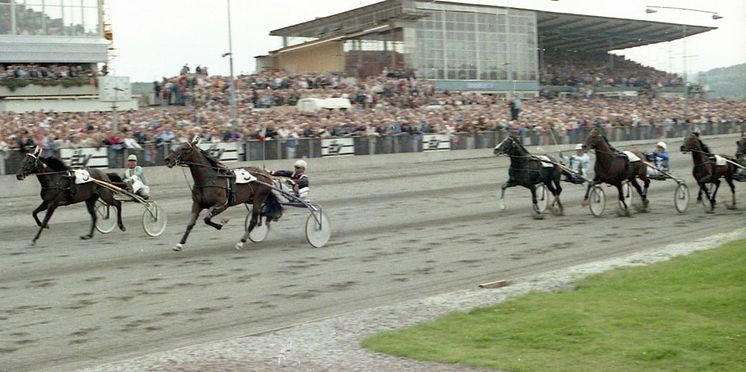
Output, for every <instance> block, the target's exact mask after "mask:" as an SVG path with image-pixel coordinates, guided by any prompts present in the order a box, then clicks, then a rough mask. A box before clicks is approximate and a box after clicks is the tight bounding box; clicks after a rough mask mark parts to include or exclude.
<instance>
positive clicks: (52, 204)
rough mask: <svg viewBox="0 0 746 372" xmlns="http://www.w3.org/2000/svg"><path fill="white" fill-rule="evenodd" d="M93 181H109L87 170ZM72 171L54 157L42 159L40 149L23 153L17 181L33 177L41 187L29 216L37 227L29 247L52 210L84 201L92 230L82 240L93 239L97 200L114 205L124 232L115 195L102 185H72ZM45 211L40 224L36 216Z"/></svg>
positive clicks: (94, 170) (90, 169)
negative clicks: (38, 198) (36, 204)
mask: <svg viewBox="0 0 746 372" xmlns="http://www.w3.org/2000/svg"><path fill="white" fill-rule="evenodd" d="M86 170H87V171H88V173H89V174H90V176H91V177H92V178H94V179H97V180H100V181H104V182H110V178H109V176H108V175H107V174H106V173H104V172H102V171H100V170H98V169H93V168H89V169H86ZM71 173H72V170H71V169H70V168H69V167H68V166H66V165H65V163H63V162H62V160H60V159H58V158H55V157H47V158H44V157H41V148H37V149H36V150H35V151H34V152H33V153H29V154H26V158H25V159H24V160H23V163H22V164H21V168H20V169H19V170H18V172H17V173H16V178H17V179H18V180H19V181H22V180H23V179H25V178H26V176H29V175H32V174H35V175H36V177H37V178H38V179H39V183H40V184H41V199H42V202H41V204H40V205H39V206H38V207H37V208H36V209H34V211H33V212H32V213H31V215H32V216H34V220H36V225H37V226H39V231H38V232H37V233H36V236H34V239H33V240H32V241H31V244H35V243H36V241H37V240H38V239H39V236H40V235H41V231H42V230H43V229H44V228H48V227H49V225H48V223H49V219H51V218H52V215H53V214H54V211H55V209H57V207H59V206H62V205H70V204H76V203H80V202H85V204H86V208H88V213H89V214H90V215H91V229H90V232H89V233H88V234H87V235H83V236H81V237H80V238H81V239H90V238H92V237H93V231H94V229H95V227H96V220H97V216H96V209H95V208H96V201H97V200H98V198H99V197H100V198H101V199H103V201H104V202H106V203H107V204H109V205H113V206H114V207H115V208H116V210H117V224H118V225H119V229H121V230H122V231H125V228H124V224H123V223H122V203H121V202H120V201H118V200H116V199H114V193H113V192H112V191H111V190H109V189H107V188H106V187H104V186H100V185H98V184H96V183H95V182H88V183H83V184H78V185H76V184H75V179H74V177H72V176H71ZM44 210H46V211H47V213H46V215H45V216H44V220H43V221H39V217H38V216H37V214H38V213H39V212H41V211H44Z"/></svg>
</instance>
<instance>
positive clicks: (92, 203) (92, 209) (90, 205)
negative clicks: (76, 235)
mask: <svg viewBox="0 0 746 372" xmlns="http://www.w3.org/2000/svg"><path fill="white" fill-rule="evenodd" d="M96 200H98V195H95V194H94V195H93V196H92V197H90V198H88V200H86V201H85V207H86V208H87V209H88V214H90V215H91V231H90V232H89V233H88V235H82V236H81V237H80V238H81V239H83V240H88V239H90V238H92V237H93V231H94V230H95V228H96V220H97V219H98V216H96Z"/></svg>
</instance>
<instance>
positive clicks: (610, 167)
mask: <svg viewBox="0 0 746 372" xmlns="http://www.w3.org/2000/svg"><path fill="white" fill-rule="evenodd" d="M585 144H586V145H588V148H589V149H591V150H595V153H596V164H594V166H593V171H594V173H595V175H596V176H595V177H594V178H593V181H591V182H590V183H589V184H588V189H587V190H586V191H585V197H584V198H583V205H586V204H587V203H588V195H589V194H590V191H591V189H593V187H594V186H595V185H597V184H599V183H607V184H609V185H612V186H616V188H617V190H618V191H619V212H620V215H623V216H627V217H629V206H628V205H627V203H626V202H625V201H624V193H623V190H622V183H623V182H624V181H629V184H630V185H632V186H633V187H634V188H635V190H637V193H638V194H640V197H641V198H642V205H643V206H642V209H641V211H644V210H646V208H647V206H648V203H649V201H648V198H647V194H648V187H649V186H650V179H648V176H647V166H646V165H645V164H643V162H642V161H635V162H631V161H629V159H628V158H627V157H626V156H623V155H621V154H620V152H619V151H617V150H616V149H614V148H613V147H612V146H611V144H610V143H609V141H608V140H607V139H606V137H604V136H603V135H601V133H600V132H599V131H598V130H597V129H595V128H594V129H592V130H591V131H590V133H589V134H588V138H586V140H585ZM632 153H634V154H635V155H636V156H637V157H638V158H640V159H645V156H644V155H643V154H642V153H640V152H637V151H632ZM637 178H639V179H641V180H642V182H643V183H644V189H643V188H642V187H640V184H638V183H637Z"/></svg>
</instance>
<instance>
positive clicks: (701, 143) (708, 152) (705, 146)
mask: <svg viewBox="0 0 746 372" xmlns="http://www.w3.org/2000/svg"><path fill="white" fill-rule="evenodd" d="M697 141H699V146H701V147H702V151H703V152H704V153H707V154H711V152H710V147H708V146H707V145H705V143H704V142H702V140H701V139H699V138H697Z"/></svg>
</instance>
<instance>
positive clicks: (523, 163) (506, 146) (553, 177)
mask: <svg viewBox="0 0 746 372" xmlns="http://www.w3.org/2000/svg"><path fill="white" fill-rule="evenodd" d="M493 152H494V154H495V155H502V154H505V155H508V156H509V157H510V168H509V169H508V176H509V177H508V182H506V183H504V184H503V185H502V188H501V194H500V199H501V200H502V199H504V198H505V189H507V188H509V187H513V186H523V187H525V188H527V189H529V190H531V202H532V203H533V210H532V214H533V216H534V218H537V219H541V218H542V215H541V212H540V211H539V206H538V204H537V199H536V185H538V184H544V185H545V186H546V187H547V189H548V190H549V191H550V192H551V193H552V195H553V196H554V201H553V202H552V207H551V209H552V213H554V214H555V215H558V216H561V215H562V214H563V210H564V207H563V206H562V202H561V201H560V194H561V193H562V186H560V177H561V176H562V169H561V168H560V167H559V166H558V165H556V164H554V165H552V166H551V167H545V166H544V164H542V162H541V161H540V160H539V158H538V157H536V156H533V155H531V154H530V153H529V152H528V150H526V148H525V147H523V145H521V144H520V142H519V141H518V140H517V139H516V138H514V137H512V136H510V137H508V138H506V139H505V140H503V141H502V142H500V144H498V145H497V146H495V150H494V151H493ZM550 160H551V159H550Z"/></svg>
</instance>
